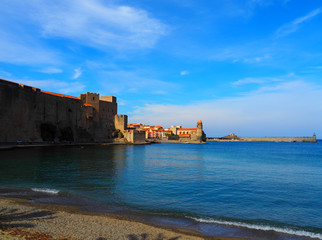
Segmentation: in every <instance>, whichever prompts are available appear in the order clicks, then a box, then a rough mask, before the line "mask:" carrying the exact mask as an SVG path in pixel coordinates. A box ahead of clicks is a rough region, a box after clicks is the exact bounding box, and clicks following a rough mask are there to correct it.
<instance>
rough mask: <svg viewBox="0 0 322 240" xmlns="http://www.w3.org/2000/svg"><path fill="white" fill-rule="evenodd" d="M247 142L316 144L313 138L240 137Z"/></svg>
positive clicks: (314, 137)
mask: <svg viewBox="0 0 322 240" xmlns="http://www.w3.org/2000/svg"><path fill="white" fill-rule="evenodd" d="M240 141H245V142H316V136H313V137H240Z"/></svg>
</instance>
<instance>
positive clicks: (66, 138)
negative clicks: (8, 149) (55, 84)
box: [0, 79, 133, 143]
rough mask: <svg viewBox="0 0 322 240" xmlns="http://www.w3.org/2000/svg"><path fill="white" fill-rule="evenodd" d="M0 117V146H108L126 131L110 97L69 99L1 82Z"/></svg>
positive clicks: (71, 97) (21, 85)
mask: <svg viewBox="0 0 322 240" xmlns="http://www.w3.org/2000/svg"><path fill="white" fill-rule="evenodd" d="M0 113H1V114H0V143H17V142H23V143H43V142H50V143H53V142H57V143H59V142H112V141H113V137H115V136H114V135H115V131H116V129H120V131H122V132H124V133H125V132H126V127H127V116H126V115H118V114H117V102H116V97H114V96H101V97H100V96H99V94H97V93H90V92H87V93H85V94H81V95H80V96H79V97H73V96H68V95H63V94H57V93H52V92H46V91H42V90H40V89H39V88H35V87H30V86H27V85H23V84H19V83H15V82H10V81H7V80H3V79H0ZM129 134H131V133H127V135H129ZM132 134H133V133H132ZM130 137H131V136H130Z"/></svg>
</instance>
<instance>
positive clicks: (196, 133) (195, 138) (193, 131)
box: [128, 120, 206, 143]
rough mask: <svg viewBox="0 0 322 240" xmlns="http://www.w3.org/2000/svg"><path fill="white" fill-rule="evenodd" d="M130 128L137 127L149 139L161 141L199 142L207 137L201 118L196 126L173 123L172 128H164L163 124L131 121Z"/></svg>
mask: <svg viewBox="0 0 322 240" xmlns="http://www.w3.org/2000/svg"><path fill="white" fill-rule="evenodd" d="M128 129H135V130H137V131H139V132H145V136H146V138H147V139H155V140H160V141H168V140H174V141H181V142H182V141H188V142H194V143H198V142H204V141H205V139H206V135H205V133H204V132H203V126H202V121H201V120H199V121H198V122H197V127H196V128H182V126H174V125H172V126H171V127H170V128H166V129H164V128H163V127H162V126H150V125H145V124H142V123H131V124H128Z"/></svg>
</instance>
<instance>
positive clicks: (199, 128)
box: [197, 120, 202, 141]
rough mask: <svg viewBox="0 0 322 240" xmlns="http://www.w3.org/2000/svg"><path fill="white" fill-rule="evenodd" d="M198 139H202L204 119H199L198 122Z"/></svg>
mask: <svg viewBox="0 0 322 240" xmlns="http://www.w3.org/2000/svg"><path fill="white" fill-rule="evenodd" d="M197 139H198V140H200V141H201V140H202V121H201V120H198V122H197Z"/></svg>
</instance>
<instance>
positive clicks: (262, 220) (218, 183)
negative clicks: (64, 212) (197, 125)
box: [0, 142, 322, 239]
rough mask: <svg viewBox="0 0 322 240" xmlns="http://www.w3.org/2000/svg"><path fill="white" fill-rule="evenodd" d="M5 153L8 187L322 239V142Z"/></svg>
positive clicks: (0, 155)
mask: <svg viewBox="0 0 322 240" xmlns="http://www.w3.org/2000/svg"><path fill="white" fill-rule="evenodd" d="M0 159H1V160H0V187H2V188H29V189H30V188H34V190H35V188H36V190H37V189H38V191H39V189H51V190H57V191H59V193H58V194H62V195H63V194H65V195H66V194H68V195H73V196H79V197H82V198H84V199H87V200H90V201H93V202H96V203H99V204H101V206H103V205H106V206H107V205H111V206H120V207H124V208H127V209H134V210H138V211H140V212H149V213H155V214H157V215H159V216H160V215H161V216H169V217H177V218H180V219H190V220H191V221H194V222H196V223H200V224H201V223H203V225H200V226H199V227H198V229H197V230H199V231H201V232H205V233H207V234H212V233H213V234H215V235H216V232H215V231H211V230H209V229H208V228H211V226H212V225H214V226H218V224H219V225H223V226H226V227H229V226H230V227H234V228H236V227H237V228H238V229H239V228H240V227H242V228H243V227H244V228H245V229H248V230H249V229H251V230H252V229H260V230H274V231H275V232H282V233H283V232H284V233H292V234H295V235H298V236H311V237H315V238H317V239H322V142H318V143H246V142H233V143H209V144H207V145H194V144H166V143H163V144H155V145H147V146H121V145H112V146H88V147H52V148H48V147H47V148H29V149H27V148H26V149H15V150H6V151H1V152H0ZM2 195H3V196H4V195H6V193H4V192H2ZM53 195H54V194H53ZM0 196H1V194H0ZM230 232H233V231H230ZM236 234H237V233H236ZM238 234H240V233H238ZM224 235H227V233H224ZM228 235H229V234H228ZM274 238H275V237H274ZM268 239H269V237H268ZM279 239H293V238H288V236H287V235H286V236H284V235H282V236H279Z"/></svg>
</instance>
